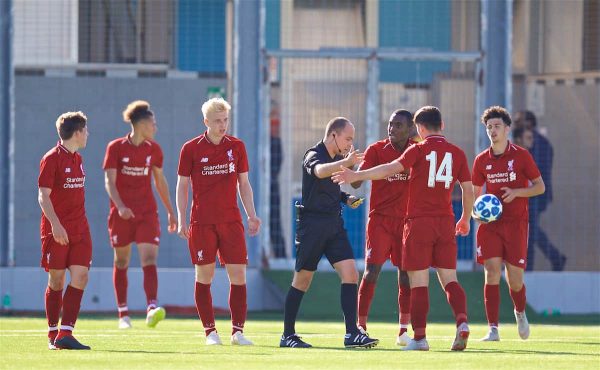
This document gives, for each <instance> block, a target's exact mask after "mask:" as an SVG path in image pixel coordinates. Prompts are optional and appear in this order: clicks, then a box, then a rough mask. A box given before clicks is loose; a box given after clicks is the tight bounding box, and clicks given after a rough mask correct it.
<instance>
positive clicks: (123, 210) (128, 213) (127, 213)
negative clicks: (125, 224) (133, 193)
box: [118, 207, 135, 220]
mask: <svg viewBox="0 0 600 370" xmlns="http://www.w3.org/2000/svg"><path fill="white" fill-rule="evenodd" d="M118 211H119V217H121V218H122V219H123V220H129V219H130V218H132V217H135V215H134V214H133V211H132V210H131V209H130V208H127V207H120V208H119V209H118Z"/></svg>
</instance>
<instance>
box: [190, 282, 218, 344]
mask: <svg viewBox="0 0 600 370" xmlns="http://www.w3.org/2000/svg"><path fill="white" fill-rule="evenodd" d="M194 298H195V300H196V310H197V311H198V316H199V317H200V320H202V325H203V326H204V332H205V333H206V335H208V334H210V333H211V332H213V331H215V330H216V329H215V312H214V310H213V305H212V295H211V294H210V284H202V283H199V282H196V290H195V292H194Z"/></svg>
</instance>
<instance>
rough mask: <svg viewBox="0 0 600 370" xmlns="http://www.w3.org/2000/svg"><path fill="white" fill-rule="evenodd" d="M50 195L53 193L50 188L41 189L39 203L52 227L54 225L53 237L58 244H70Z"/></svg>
mask: <svg viewBox="0 0 600 370" xmlns="http://www.w3.org/2000/svg"><path fill="white" fill-rule="evenodd" d="M50 193H52V189H50V188H39V190H38V203H39V204H40V207H41V208H42V212H44V216H46V218H47V219H48V221H50V225H52V237H53V238H54V240H56V242H57V243H58V244H62V245H67V244H69V236H68V235H67V230H65V228H64V227H63V225H62V224H61V223H60V220H59V219H58V216H57V215H56V212H54V206H53V205H52V201H51V200H50Z"/></svg>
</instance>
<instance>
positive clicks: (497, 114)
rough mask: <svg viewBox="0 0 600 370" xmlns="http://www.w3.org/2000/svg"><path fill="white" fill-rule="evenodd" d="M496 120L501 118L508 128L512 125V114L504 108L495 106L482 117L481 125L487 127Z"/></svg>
mask: <svg viewBox="0 0 600 370" xmlns="http://www.w3.org/2000/svg"><path fill="white" fill-rule="evenodd" d="M494 118H500V119H501V120H502V122H504V124H505V125H506V126H510V125H511V124H512V119H511V118H510V113H508V111H507V110H506V108H503V107H501V106H499V105H494V106H493V107H489V108H488V109H486V110H485V111H484V112H483V114H482V115H481V123H483V124H484V125H487V121H489V120H491V119H494Z"/></svg>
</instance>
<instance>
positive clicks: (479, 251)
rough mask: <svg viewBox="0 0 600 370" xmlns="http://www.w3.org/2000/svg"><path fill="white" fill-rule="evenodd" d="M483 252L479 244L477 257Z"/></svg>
mask: <svg viewBox="0 0 600 370" xmlns="http://www.w3.org/2000/svg"><path fill="white" fill-rule="evenodd" d="M482 255H483V253H481V245H478V246H477V257H481V256H482Z"/></svg>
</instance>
